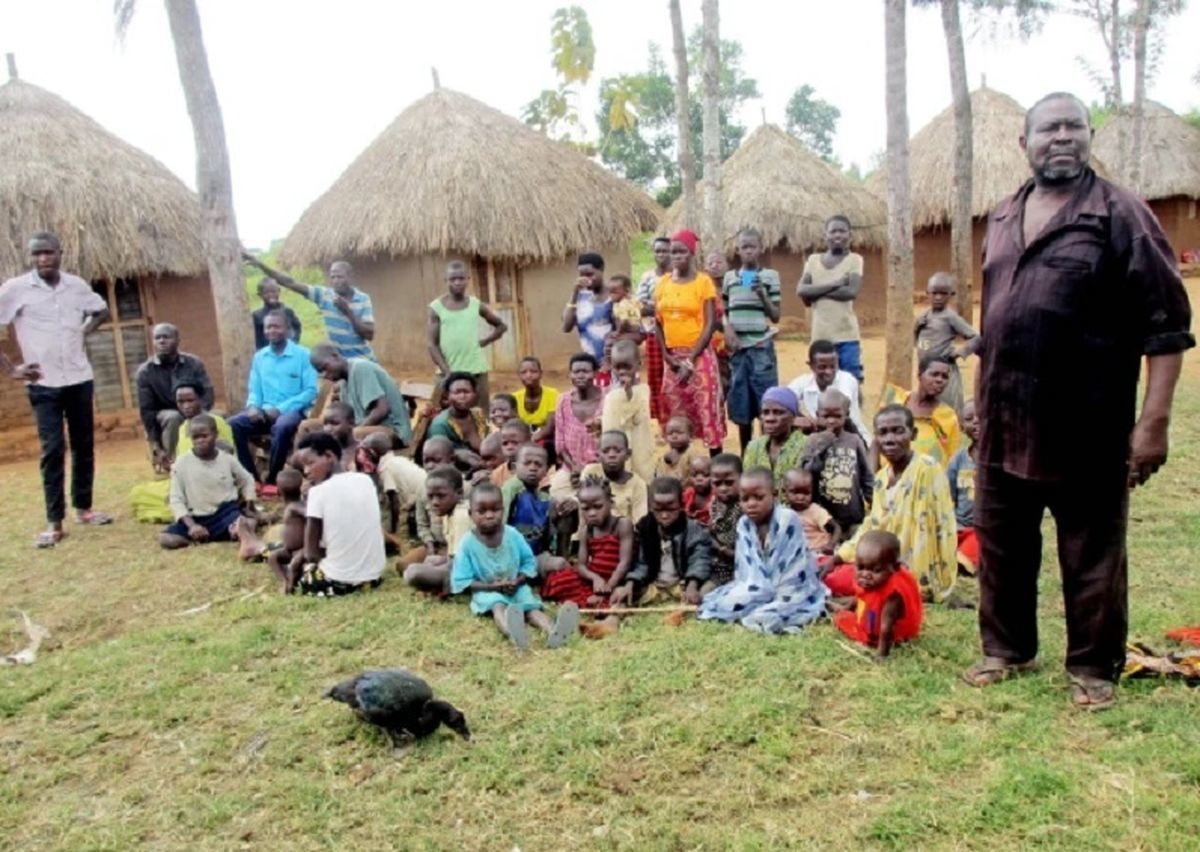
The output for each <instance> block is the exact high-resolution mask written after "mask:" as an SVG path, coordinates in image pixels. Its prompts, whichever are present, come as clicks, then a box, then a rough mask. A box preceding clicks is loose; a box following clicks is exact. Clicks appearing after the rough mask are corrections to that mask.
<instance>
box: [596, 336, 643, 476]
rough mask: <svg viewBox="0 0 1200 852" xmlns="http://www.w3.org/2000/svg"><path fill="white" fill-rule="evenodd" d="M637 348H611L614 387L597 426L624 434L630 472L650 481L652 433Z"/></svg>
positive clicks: (625, 344) (621, 344)
mask: <svg viewBox="0 0 1200 852" xmlns="http://www.w3.org/2000/svg"><path fill="white" fill-rule="evenodd" d="M640 364H641V360H640V358H639V357H638V349H637V346H636V345H635V344H634V343H633V341H631V340H621V341H618V342H617V343H616V344H615V345H614V346H613V349H612V371H613V384H612V387H610V388H609V389H608V393H606V394H605V395H604V403H603V407H602V409H601V413H600V427H601V428H602V429H604V431H606V432H610V431H617V432H624V433H625V435H626V437H628V439H629V448H630V458H629V469H630V470H632V471H633V472H634V473H636V474H637V475H638V477H640V478H641V480H642V481H643V482H649V481H650V480H651V479H653V478H654V432H653V430H652V428H651V422H652V421H651V418H650V388H649V387H648V386H647V385H644V384H639V383H638V375H637V372H638V367H639V366H640Z"/></svg>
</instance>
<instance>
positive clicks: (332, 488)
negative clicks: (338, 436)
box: [305, 472, 387, 584]
mask: <svg viewBox="0 0 1200 852" xmlns="http://www.w3.org/2000/svg"><path fill="white" fill-rule="evenodd" d="M305 514H306V515H307V516H308V517H310V518H320V519H321V522H322V523H321V546H322V547H324V548H325V557H324V558H323V559H322V560H321V570H322V571H323V572H324V573H325V576H326V577H328V578H329V579H330V580H336V581H338V582H339V583H354V584H358V583H369V582H371V581H372V580H378V579H379V578H380V577H381V576H382V575H383V569H384V567H385V566H386V564H387V557H386V556H385V555H384V552H383V527H382V526H381V525H380V523H379V498H378V496H376V493H375V484H374V483H373V482H372V481H371V477H369V476H367V475H366V474H365V473H354V472H346V473H338V474H335V475H333V476H331V477H329V479H327V480H325V481H324V482H322V483H321V484H320V485H315V486H313V488H312V490H311V491H309V492H308V503H307V506H306V510H305Z"/></svg>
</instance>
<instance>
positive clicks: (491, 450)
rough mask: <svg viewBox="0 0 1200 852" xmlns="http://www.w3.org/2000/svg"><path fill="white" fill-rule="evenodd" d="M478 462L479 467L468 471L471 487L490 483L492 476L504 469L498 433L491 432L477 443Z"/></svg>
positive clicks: (502, 452)
mask: <svg viewBox="0 0 1200 852" xmlns="http://www.w3.org/2000/svg"><path fill="white" fill-rule="evenodd" d="M479 461H480V466H479V467H477V468H475V469H474V470H473V471H470V482H471V485H478V484H479V483H481V482H490V481H491V478H492V474H493V473H495V472H496V471H497V470H499V469H500V468H502V467H504V451H503V448H502V446H501V441H500V433H499V432H491V433H489V434H488V436H487V437H486V438H484V439H483V440H482V441H480V442H479Z"/></svg>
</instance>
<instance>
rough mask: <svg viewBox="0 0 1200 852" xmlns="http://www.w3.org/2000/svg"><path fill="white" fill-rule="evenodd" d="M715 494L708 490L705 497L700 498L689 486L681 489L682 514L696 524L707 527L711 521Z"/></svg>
mask: <svg viewBox="0 0 1200 852" xmlns="http://www.w3.org/2000/svg"><path fill="white" fill-rule="evenodd" d="M716 494H717V492H715V491H713V490H712V489H709V491H708V496H707V497H700V496H698V495H697V494H696V489H695V488H692V487H691V486H689V487H687V488H685V489H683V513H684V514H685V515H687V516H688V517H689V518H691V519H692V520H694V521H695V522H696V523H698V524H702V525H703V526H706V527H707V526H708V525H709V522H710V521H711V519H712V514H711V509H712V502H713V498H714V497H716Z"/></svg>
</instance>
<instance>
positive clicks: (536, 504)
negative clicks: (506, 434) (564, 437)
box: [500, 421, 566, 577]
mask: <svg viewBox="0 0 1200 852" xmlns="http://www.w3.org/2000/svg"><path fill="white" fill-rule="evenodd" d="M510 422H511V421H510ZM508 425H510V424H505V426H508ZM546 467H547V464H546V449H545V448H544V447H539V446H538V445H537V444H534V443H528V444H525V445H523V446H522V447H521V448H520V449H518V450H517V463H516V470H515V473H514V475H513V477H512V478H511V479H509V480H508V481H507V482H505V483H504V485H503V486H502V487H501V488H500V495H501V496H502V497H503V498H504V519H505V523H507V524H508V525H509V526H510V527H512V528H513V529H515V530H516V531H517V532H519V533H520V534H521V535H522V536H524V538H525V543H526V544H528V545H529V549H530V550H532V551H533V555H534V558H535V559H536V560H537V566H538V573H539V574H540V575H541V576H543V577H544V576H546V575H547V574H548V573H549V572H551V571H556V570H558V569H559V568H562V567H563V566H564V565H566V560H564V559H561V558H559V557H557V556H555V555H554V521H555V513H554V504H553V501H551V499H550V493H549V492H548V491H546V490H545V489H543V488H542V482H543V480H544V479H545V478H546Z"/></svg>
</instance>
